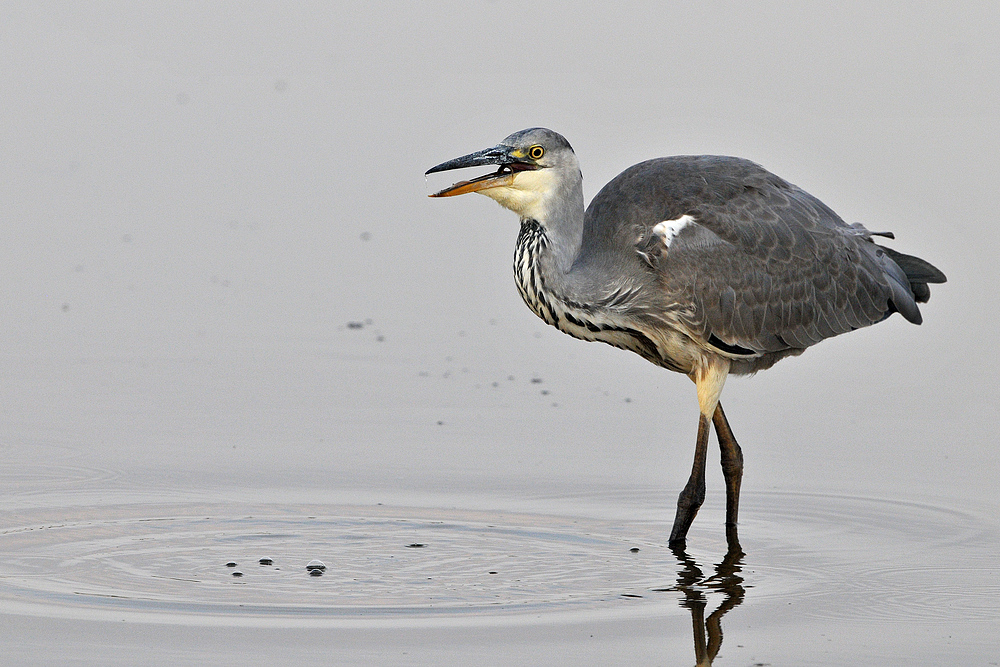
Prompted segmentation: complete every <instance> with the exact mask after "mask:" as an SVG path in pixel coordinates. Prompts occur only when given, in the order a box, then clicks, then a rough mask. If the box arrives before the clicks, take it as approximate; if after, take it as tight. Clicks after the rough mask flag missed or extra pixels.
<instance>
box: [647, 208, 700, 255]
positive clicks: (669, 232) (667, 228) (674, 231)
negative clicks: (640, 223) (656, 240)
mask: <svg viewBox="0 0 1000 667" xmlns="http://www.w3.org/2000/svg"><path fill="white" fill-rule="evenodd" d="M693 224H695V220H694V218H693V217H692V216H690V215H682V216H681V217H679V218H677V219H676V220H664V221H663V222H661V223H658V224H657V225H656V226H655V227H653V233H654V234H656V235H657V236H659V237H661V238H662V239H663V245H665V246H666V247H668V248H669V247H670V243H671V242H672V241H673V240H674V239H675V238H677V235H678V234H680V233H681V230H682V229H684V228H685V227H687V226H688V225H693Z"/></svg>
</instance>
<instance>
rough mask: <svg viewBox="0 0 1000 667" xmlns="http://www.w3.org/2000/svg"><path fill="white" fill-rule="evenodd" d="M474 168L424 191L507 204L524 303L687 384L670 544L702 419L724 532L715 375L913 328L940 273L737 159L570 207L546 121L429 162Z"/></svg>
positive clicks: (728, 459)
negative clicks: (684, 455) (691, 441)
mask: <svg viewBox="0 0 1000 667" xmlns="http://www.w3.org/2000/svg"><path fill="white" fill-rule="evenodd" d="M475 164H499V165H501V166H500V170H499V171H498V172H496V173H495V174H492V175H488V176H484V177H481V178H478V179H474V180H473V181H468V182H462V183H459V184H456V185H455V186H453V187H452V188H449V189H446V190H444V191H442V192H440V193H438V196H447V195H452V194H462V193H464V192H477V191H478V192H481V193H482V194H486V195H488V196H490V197H492V198H494V199H496V200H497V201H498V202H499V203H500V204H501V205H503V206H505V207H506V208H510V209H511V210H513V211H515V212H516V213H518V214H519V215H520V216H521V232H520V234H519V236H518V240H517V246H516V250H515V256H514V275H515V280H516V283H517V287H518V290H519V291H520V293H521V296H522V297H523V299H524V301H525V303H526V304H527V305H528V307H529V308H531V310H532V311H533V312H534V313H535V314H536V315H538V316H539V317H540V318H542V319H543V320H545V321H546V322H547V323H549V324H551V325H553V326H555V327H557V328H558V329H560V330H561V331H564V332H566V333H568V334H570V335H571V336H574V337H576V338H581V339H584V340H591V341H601V342H605V343H609V344H611V345H614V346H616V347H619V348H622V349H626V350H630V351H632V352H635V353H637V354H640V355H641V356H642V357H644V358H645V359H647V360H649V361H651V362H653V363H655V364H658V365H660V366H663V367H665V368H668V369H670V370H674V371H678V372H681V373H685V374H687V375H688V376H690V377H691V378H692V379H693V380H694V381H695V383H696V384H697V387H698V399H699V404H700V407H701V413H702V418H701V426H700V428H699V443H698V449H697V450H696V457H695V470H694V471H693V472H692V477H691V481H690V482H689V484H688V488H686V489H685V491H684V492H683V493H682V494H681V499H680V501H679V505H678V517H677V521H676V522H675V525H674V532H673V534H672V535H671V541H672V542H675V543H677V542H680V543H683V540H684V536H685V535H686V532H687V527H688V526H689V525H690V521H691V520H692V519H693V518H694V513H695V512H696V511H697V508H698V506H699V505H700V504H701V500H702V499H703V496H704V449H705V443H706V442H707V437H708V424H709V422H713V421H714V423H715V426H716V430H717V432H718V434H719V438H720V443H721V444H722V447H723V468H724V469H725V470H726V477H727V490H728V495H729V507H728V511H727V524H731V528H732V532H731V536H732V537H733V539H735V522H736V511H737V501H738V496H739V478H740V475H741V472H742V455H741V453H740V450H739V446H738V445H737V444H736V441H735V439H734V438H733V437H732V432H731V431H730V430H729V427H728V423H726V420H725V416H724V414H723V413H722V409H721V405H719V394H720V393H721V391H722V386H723V384H724V382H725V379H726V376H727V375H728V374H729V373H753V372H756V371H759V370H763V369H766V368H769V367H771V366H772V365H773V364H774V363H776V362H777V361H778V360H780V359H782V358H783V357H786V356H789V355H796V354H801V353H802V352H803V351H804V350H805V349H806V348H807V347H809V346H811V345H814V344H815V343H818V342H819V341H821V340H823V339H825V338H829V337H831V336H835V335H838V334H841V333H845V332H847V331H851V330H854V329H858V328H860V327H864V326H868V325H871V324H874V323H876V322H880V321H882V320H883V319H885V318H887V317H888V316H889V315H891V314H892V313H894V312H899V313H901V314H902V315H903V316H904V317H905V318H906V319H907V320H909V321H911V322H914V323H916V324H919V323H920V321H921V317H920V312H919V310H918V309H917V302H918V301H919V302H923V301H926V300H927V298H928V297H929V290H928V287H927V283H933V282H943V281H944V275H943V274H941V272H940V271H938V270H937V269H935V268H934V267H933V266H931V265H930V264H928V263H927V262H924V261H923V260H920V259H917V258H915V257H910V256H908V255H902V254H900V253H897V252H895V251H893V250H890V249H888V248H884V247H882V246H879V245H877V244H876V243H874V242H873V240H872V237H873V236H888V237H891V234H885V233H882V234H879V233H873V232H870V231H868V230H867V229H865V228H864V227H862V226H861V225H860V224H855V225H848V224H847V223H845V222H844V221H843V220H841V219H840V217H839V216H837V214H836V213H834V212H833V211H832V210H831V209H830V208H829V207H827V206H826V205H824V204H823V203H822V202H821V201H819V200H818V199H816V198H815V197H813V196H812V195H810V194H808V193H807V192H805V191H803V190H801V189H800V188H798V187H796V186H794V185H791V184H790V183H788V182H786V181H784V180H782V179H781V178H779V177H777V176H775V175H774V174H772V173H770V172H768V171H766V170H765V169H764V168H762V167H760V166H759V165H757V164H755V163H753V162H750V161H748V160H743V159H740V158H733V157H721V156H681V157H669V158H659V159H655V160H649V161H647V162H642V163H640V164H637V165H635V166H633V167H630V168H628V169H626V170H625V171H624V172H622V173H621V174H619V175H618V176H617V177H616V178H614V179H613V180H612V181H611V182H610V183H608V184H607V185H606V186H605V187H604V188H603V189H602V190H601V191H600V192H599V193H598V194H597V196H595V197H594V199H593V201H592V202H591V203H590V206H589V207H587V208H586V210H585V209H584V200H583V188H582V175H581V173H580V169H579V165H578V163H577V160H576V156H575V155H574V153H573V150H572V148H570V146H569V143H568V142H566V140H565V139H564V138H563V137H562V136H560V135H558V134H556V133H555V132H552V131H550V130H545V129H541V128H534V129H531V130H524V131H522V132H518V133H515V134H513V135H511V136H510V137H508V138H507V139H505V140H504V141H503V142H502V143H501V144H500V145H499V146H497V147H496V148H494V149H488V150H486V151H480V152H479V153H474V154H472V155H469V156H465V157H464V158H458V159H456V160H452V161H450V162H446V163H444V164H442V165H439V166H438V167H435V168H433V169H432V170H430V171H444V170H447V169H454V168H459V167H463V166H474V165H475ZM699 461H700V463H699ZM699 466H700V468H701V469H700V470H699ZM685 505H686V506H687V507H686V509H685V507H682V506H685ZM692 508H693V509H692Z"/></svg>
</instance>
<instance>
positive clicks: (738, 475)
mask: <svg viewBox="0 0 1000 667" xmlns="http://www.w3.org/2000/svg"><path fill="white" fill-rule="evenodd" d="M712 422H713V423H714V424H715V433H716V435H718V436H719V449H721V450H722V474H723V475H724V476H725V478H726V528H727V529H729V528H733V529H735V528H736V519H737V516H738V515H739V512H740V482H742V481H743V451H742V450H741V449H740V445H739V443H738V442H736V437H735V436H734V435H733V430H732V429H731V428H730V427H729V420H727V419H726V413H725V412H723V411H722V403H719V404H718V405H717V406H716V407H715V414H714V415H713V416H712Z"/></svg>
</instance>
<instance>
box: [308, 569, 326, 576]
mask: <svg viewBox="0 0 1000 667" xmlns="http://www.w3.org/2000/svg"><path fill="white" fill-rule="evenodd" d="M309 576H310V577H322V576H323V570H309Z"/></svg>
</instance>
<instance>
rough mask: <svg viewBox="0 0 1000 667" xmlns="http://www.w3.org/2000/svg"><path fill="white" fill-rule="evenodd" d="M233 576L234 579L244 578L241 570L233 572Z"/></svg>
mask: <svg viewBox="0 0 1000 667" xmlns="http://www.w3.org/2000/svg"><path fill="white" fill-rule="evenodd" d="M233 576H234V577H242V576H243V573H242V572H240V571H239V570H236V571H235V572H233Z"/></svg>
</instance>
